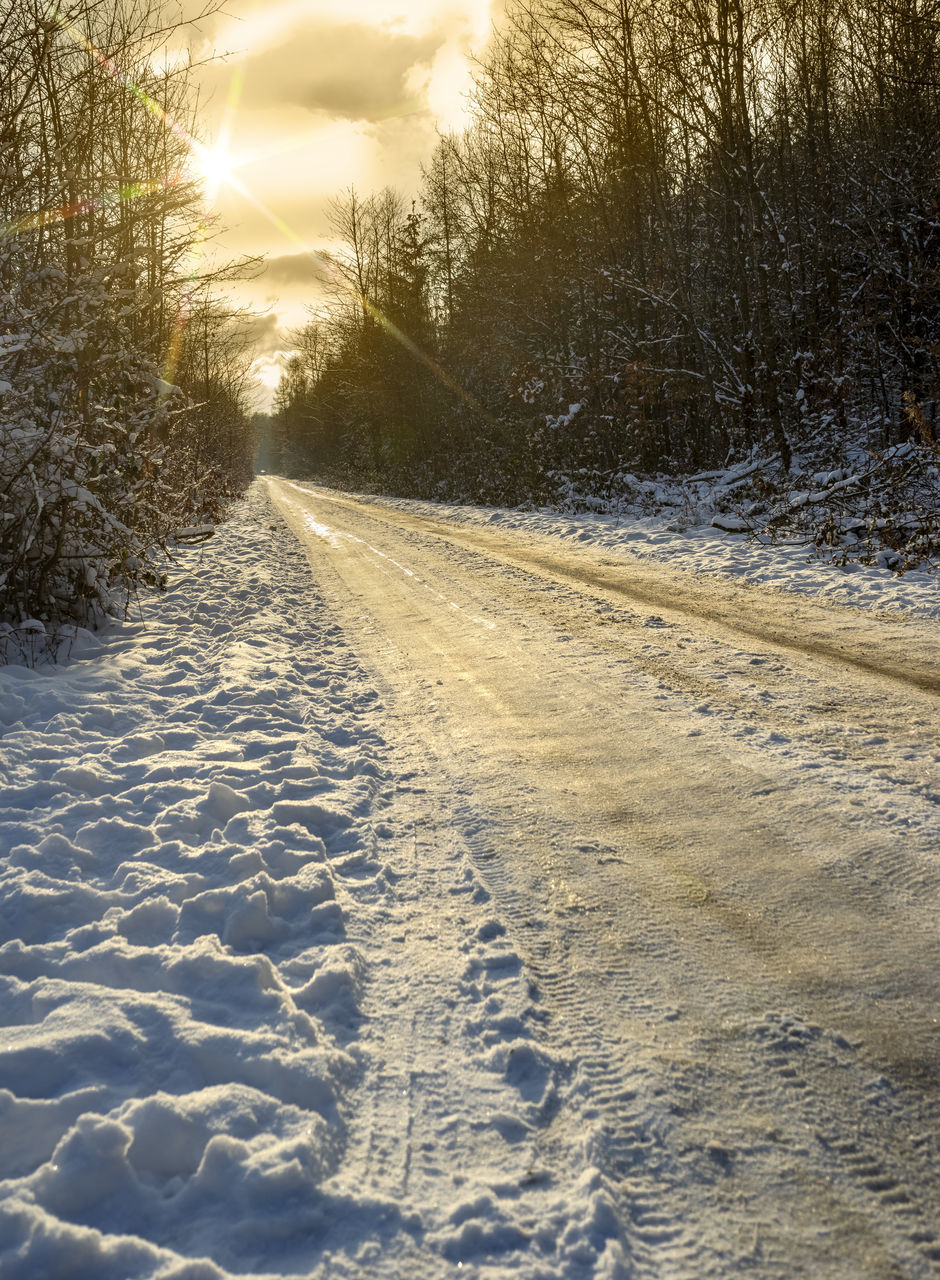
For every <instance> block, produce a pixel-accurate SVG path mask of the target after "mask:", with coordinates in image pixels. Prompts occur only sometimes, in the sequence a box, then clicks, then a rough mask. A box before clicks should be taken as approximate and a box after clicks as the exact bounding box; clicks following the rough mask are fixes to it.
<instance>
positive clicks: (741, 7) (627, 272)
mask: <svg viewBox="0 0 940 1280" xmlns="http://www.w3.org/2000/svg"><path fill="white" fill-rule="evenodd" d="M938 44H940V0H852V2H851V3H849V0H655V3H654V2H653V0H510V3H509V8H508V14H507V18H506V21H505V23H504V25H503V26H502V28H501V31H500V34H499V35H498V37H497V38H496V39H495V42H494V44H493V46H492V48H491V51H490V52H489V54H488V55H487V57H486V59H485V61H484V62H483V63H482V64H481V65H480V67H479V72H478V76H477V81H476V89H475V92H474V93H473V95H472V102H471V110H472V123H471V125H470V127H469V128H468V129H467V131H466V132H465V133H463V134H462V135H460V136H448V137H444V138H442V139H441V140H440V143H439V145H438V147H437V150H436V153H435V155H434V157H433V159H432V161H431V163H430V164H429V166H428V168H427V170H426V172H425V173H424V180H423V189H422V193H421V198H420V200H419V201H418V202H417V203H416V205H415V206H414V207H409V206H408V205H407V204H405V203H404V202H402V200H400V199H399V198H398V197H396V196H395V195H394V194H392V193H389V192H385V193H383V194H381V195H379V196H376V197H372V198H367V199H363V198H360V197H359V196H358V195H356V194H355V193H349V194H347V195H346V196H344V197H343V198H341V199H340V200H338V201H337V203H336V205H335V209H334V224H335V230H336V231H337V232H338V233H339V234H340V235H341V236H342V237H343V239H344V241H345V244H346V253H345V255H344V256H343V257H342V259H341V260H339V261H337V262H336V263H335V269H336V271H337V272H339V273H341V275H342V286H343V287H342V289H341V290H338V292H337V298H336V300H335V302H334V304H333V305H332V306H331V307H330V308H329V310H328V312H327V313H326V314H325V315H324V317H323V318H320V319H316V320H312V321H311V323H310V324H309V325H308V326H307V328H306V330H305V331H304V333H303V334H302V336H301V340H300V343H299V353H298V355H297V356H296V358H295V359H294V360H293V362H292V364H291V367H290V369H289V371H288V374H287V377H286V378H285V380H284V383H283V384H282V387H281V390H280V394H279V398H278V402H277V406H276V408H277V414H276V418H275V428H276V437H277V440H276V442H277V444H278V445H279V448H280V463H281V465H283V466H284V467H285V468H288V469H291V468H293V469H295V470H303V469H307V470H315V471H316V472H318V473H319V474H321V475H323V476H325V477H329V478H331V479H334V480H337V481H342V482H345V483H356V484H360V485H362V484H370V483H374V484H378V485H384V486H386V487H390V488H393V489H396V490H397V491H399V492H403V493H410V494H418V495H425V496H430V495H442V496H443V495H447V496H451V497H456V498H472V499H477V500H492V501H509V502H515V501H519V500H526V499H533V498H534V499H551V498H553V497H556V496H557V495H558V494H559V493H560V492H561V491H562V490H563V488H564V486H565V485H569V486H570V483H571V479H572V477H576V478H577V482H578V485H579V486H580V487H581V489H582V490H583V491H587V492H594V493H599V494H604V493H610V492H613V491H615V490H616V486H617V483H618V478H619V477H621V476H623V475H624V474H625V473H628V472H633V471H638V470H640V471H655V470H663V471H672V472H676V473H678V472H683V471H690V470H696V469H700V468H703V467H710V466H716V465H721V464H722V463H724V462H726V461H727V460H728V459H730V458H735V457H741V456H744V455H746V454H747V453H749V452H750V451H752V450H754V449H755V448H758V449H762V450H765V451H766V452H767V453H768V455H770V454H771V453H772V454H773V456H774V457H775V458H776V459H777V461H778V464H779V467H780V469H781V471H783V472H785V471H786V470H787V469H789V467H790V465H791V458H792V456H793V454H794V453H795V452H796V451H799V450H801V449H804V448H806V447H807V446H808V444H809V443H812V444H813V446H814V447H816V448H819V447H820V446H825V447H831V450H832V451H833V453H838V451H839V449H840V448H843V447H844V446H847V445H848V444H852V445H855V446H861V447H864V448H867V449H869V450H876V451H877V450H884V449H887V448H889V447H891V446H893V445H894V444H896V443H897V442H898V441H901V440H905V439H907V438H908V437H910V436H912V435H915V436H918V437H921V438H923V439H925V440H936V433H937V427H938V424H937V399H938V368H940V364H938V360H937V356H938V318H940V316H938V311H940V306H938V304H940V278H938V266H940V205H938V200H940V182H938V179H940V57H938V51H940V50H938ZM402 334H403V335H404V340H402V336H401V335H402ZM418 353H420V354H418Z"/></svg>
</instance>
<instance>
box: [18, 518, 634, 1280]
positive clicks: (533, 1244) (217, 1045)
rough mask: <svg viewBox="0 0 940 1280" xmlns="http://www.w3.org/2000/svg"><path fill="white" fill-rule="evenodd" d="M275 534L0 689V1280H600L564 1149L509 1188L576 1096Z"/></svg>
mask: <svg viewBox="0 0 940 1280" xmlns="http://www.w3.org/2000/svg"><path fill="white" fill-rule="evenodd" d="M272 519H273V517H272V516H271V513H270V509H269V508H268V507H267V506H266V505H265V503H264V502H263V500H262V499H261V498H260V497H259V496H258V495H257V494H255V495H254V497H253V499H252V501H251V502H250V503H249V504H247V505H246V506H245V507H243V508H242V509H241V511H240V512H239V513H238V515H237V516H236V517H235V518H233V519H232V520H231V521H229V522H228V523H227V524H226V525H225V526H224V527H223V528H222V529H221V530H220V531H219V533H218V535H217V537H216V538H215V539H214V540H213V542H212V543H210V544H209V545H208V547H206V548H204V549H190V550H187V551H185V552H183V553H182V555H181V557H180V560H179V562H178V564H177V566H176V569H175V571H174V574H173V580H172V586H171V590H170V593H169V594H168V595H167V596H166V597H165V598H161V599H157V600H152V601H147V602H145V603H144V605H143V607H142V613H141V616H140V618H139V619H138V620H137V621H135V622H132V623H129V624H127V625H125V626H124V627H120V628H116V629H114V630H113V631H112V632H110V633H108V634H107V635H105V637H104V638H102V639H96V638H95V637H92V636H90V635H87V634H85V635H84V636H82V637H81V639H80V641H79V643H78V644H77V646H76V649H75V652H74V653H73V656H72V660H71V662H70V663H69V664H68V665H66V666H64V667H62V668H59V669H48V668H47V669H41V670H29V669H26V668H22V667H8V668H3V669H0V735H2V736H0V764H2V767H3V774H2V775H0V776H2V777H3V789H2V792H0V885H2V887H0V990H2V1000H0V1008H2V1011H3V1012H2V1021H3V1027H4V1030H3V1055H2V1058H0V1130H2V1134H3V1141H2V1143H0V1273H2V1275H3V1276H4V1277H5V1278H6V1280H37V1277H43V1280H55V1278H56V1277H62V1278H65V1277H68V1280H79V1278H87V1280H128V1277H157V1276H159V1277H161V1278H162V1280H166V1278H167V1277H173V1278H174V1280H183V1278H184V1277H185V1278H186V1280H197V1278H198V1280H210V1278H218V1277H222V1276H228V1275H231V1274H238V1275H245V1274H252V1275H274V1274H276V1275H281V1276H283V1275H295V1274H296V1275H303V1276H313V1275H316V1276H324V1277H325V1276H331V1277H333V1276H345V1275H350V1276H363V1275H369V1276H375V1275H380V1274H381V1275H390V1276H391V1275H399V1276H401V1275H410V1276H415V1277H417V1276H419V1275H420V1276H432V1275H433V1276H436V1275H443V1274H449V1272H450V1269H451V1268H452V1267H453V1266H454V1265H456V1264H458V1263H459V1264H460V1265H461V1266H465V1267H466V1270H464V1271H462V1272H461V1274H465V1275H468V1274H479V1275H484V1274H486V1275H493V1274H497V1271H494V1270H491V1268H492V1267H496V1268H497V1269H498V1271H499V1273H502V1271H503V1270H505V1271H511V1272H512V1274H513V1275H520V1276H529V1275H532V1276H535V1275H544V1274H546V1273H547V1274H552V1275H570V1276H573V1277H574V1276H588V1275H590V1276H595V1275H619V1274H622V1271H621V1264H620V1263H619V1262H618V1258H619V1256H620V1254H619V1245H618V1244H617V1243H616V1242H615V1240H613V1239H611V1238H610V1237H611V1234H612V1233H613V1232H614V1228H613V1227H612V1226H611V1225H610V1215H609V1214H608V1213H607V1212H606V1209H605V1204H606V1201H605V1194H604V1190H603V1187H602V1185H600V1182H599V1179H598V1177H597V1176H596V1174H594V1173H593V1172H592V1168H591V1160H590V1140H589V1137H588V1136H585V1134H583V1133H581V1134H580V1135H579V1139H578V1140H579V1142H580V1143H581V1147H580V1155H579V1156H578V1158H576V1159H575V1158H573V1159H572V1162H571V1173H570V1182H569V1183H568V1184H567V1185H564V1184H557V1183H555V1184H552V1183H546V1182H545V1181H544V1180H542V1179H540V1177H539V1175H538V1174H537V1173H533V1164H534V1159H535V1157H534V1154H533V1148H532V1144H531V1142H530V1141H529V1138H530V1136H531V1135H537V1134H538V1132H539V1131H540V1130H541V1129H542V1128H543V1127H544V1125H545V1123H546V1122H547V1117H549V1116H550V1115H551V1114H552V1113H553V1111H554V1109H555V1108H556V1106H557V1095H558V1091H559V1090H560V1089H561V1088H562V1087H563V1083H564V1081H565V1079H566V1078H567V1079H568V1085H567V1086H565V1087H568V1088H569V1090H574V1091H576V1090H577V1088H578V1085H577V1079H576V1077H574V1076H570V1074H569V1076H568V1077H566V1072H567V1071H568V1067H567V1064H565V1063H564V1062H563V1061H560V1060H553V1059H551V1058H550V1057H549V1056H548V1055H547V1054H546V1053H545V1052H544V1051H543V1050H542V1049H540V1048H538V1047H537V1046H536V1044H535V1043H534V1041H533V1040H532V1038H531V1033H532V1028H533V1026H534V1025H535V1023H536V1020H537V1014H536V1011H535V1010H534V1008H533V1005H532V1002H531V1000H530V998H529V993H528V988H527V983H526V977H525V972H524V969H523V966H522V963H521V960H520V958H519V956H518V955H516V954H515V953H514V952H513V951H512V950H511V948H509V947H508V946H507V944H506V942H505V940H504V938H503V933H504V930H503V926H502V924H501V922H500V920H499V919H498V918H497V917H496V916H495V915H494V913H493V906H492V904H491V903H490V902H489V897H488V894H487V892H486V889H485V888H484V886H483V885H482V884H481V882H480V881H479V879H478V878H477V876H476V874H475V872H474V870H473V867H472V864H471V862H470V859H469V858H468V856H467V855H466V852H465V851H464V850H463V849H461V848H460V846H459V841H457V840H456V839H455V838H453V837H448V836H447V833H446V831H445V830H444V829H443V822H444V819H443V818H442V819H441V823H442V828H441V830H440V831H439V832H437V833H435V831H434V829H433V823H434V819H433V818H426V819H424V821H425V823H426V825H425V827H424V828H422V829H421V830H420V832H419V824H418V819H417V818H416V816H415V814H416V810H415V808H414V802H413V801H410V802H409V804H410V805H411V807H410V808H409V805H408V804H406V805H405V808H404V813H405V818H402V816H401V813H400V812H399V811H398V810H397V809H396V804H398V803H399V799H398V797H399V796H400V794H401V793H402V792H407V791H409V790H412V789H413V790H414V791H415V792H416V793H417V792H420V790H421V788H419V787H418V786H417V785H415V786H414V787H413V788H410V787H408V786H406V785H405V783H404V782H403V781H402V780H401V779H396V778H395V777H394V773H393V770H392V766H391V765H390V760H391V752H390V750H389V748H388V746H387V745H386V743H385V742H384V741H383V739H382V738H381V737H380V736H379V733H378V726H379V724H380V721H381V705H380V702H379V699H378V695H377V693H376V692H375V689H374V688H373V687H372V685H371V684H370V682H369V679H368V677H367V676H366V675H365V674H364V673H363V671H362V670H361V669H360V668H359V667H358V666H357V663H356V660H355V658H354V657H353V656H352V655H351V653H350V651H349V650H348V649H347V647H346V645H345V642H344V638H343V637H342V636H341V635H340V633H339V631H338V629H337V628H336V627H335V625H333V624H331V622H330V619H329V617H328V616H326V615H325V611H324V610H323V607H322V603H321V602H320V601H319V600H318V599H317V597H316V595H315V591H314V589H313V587H312V584H311V579H310V576H309V570H308V567H307V564H306V561H305V559H304V557H303V554H302V552H301V551H300V549H299V548H298V546H297V544H296V542H294V540H293V539H292V538H291V537H290V536H289V535H288V534H287V533H286V531H285V530H284V529H283V527H282V526H281V525H280V524H279V523H277V524H276V525H275V524H273V523H271V521H272ZM406 819H407V820H406ZM409 822H410V827H409ZM419 834H420V837H421V840H422V843H423V844H425V845H426V848H425V850H424V853H423V855H422V859H421V862H420V865H419V859H418V843H419ZM438 837H439V838H438ZM415 1116H419V1117H421V1125H422V1132H421V1133H419V1134H418V1133H416V1134H415V1135H414V1138H413V1139H412V1129H413V1127H414V1125H415V1123H416V1122H415V1120H414V1117H415ZM546 1268H547V1272H546V1270H545V1269H546Z"/></svg>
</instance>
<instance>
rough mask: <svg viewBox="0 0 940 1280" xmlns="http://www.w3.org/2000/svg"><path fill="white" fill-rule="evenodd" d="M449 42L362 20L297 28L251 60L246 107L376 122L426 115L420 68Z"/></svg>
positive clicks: (438, 34) (437, 35)
mask: <svg viewBox="0 0 940 1280" xmlns="http://www.w3.org/2000/svg"><path fill="white" fill-rule="evenodd" d="M445 38H446V37H445V35H444V33H443V32H441V31H437V32H433V33H431V34H428V35H425V36H412V35H403V34H400V33H393V32H389V31H387V30H382V29H380V28H377V27H369V26H364V25H359V24H356V23H345V24H341V25H340V24H326V23H322V22H321V23H317V24H316V25H310V26H307V27H306V28H300V29H294V30H293V31H292V32H291V33H290V39H289V40H285V41H284V42H283V43H281V44H279V45H277V46H276V47H274V48H270V49H266V50H264V51H260V52H258V53H257V54H255V55H254V56H252V57H251V58H250V59H249V60H248V62H247V64H246V66H247V77H246V83H245V95H244V98H243V106H245V107H246V108H249V109H250V108H252V107H259V106H264V107H274V106H278V105H286V104H289V105H297V106H302V107H304V108H306V109H307V110H308V111H314V112H323V113H324V114H326V115H329V116H332V117H334V118H336V117H340V118H345V119H349V120H370V121H374V120H381V119H384V118H385V117H387V116H389V115H397V114H407V113H409V112H418V111H421V110H424V109H426V108H425V106H424V103H423V100H422V93H421V87H422V85H421V76H420V75H416V74H415V69H416V68H421V67H425V66H428V65H430V63H431V62H432V61H433V59H434V56H435V54H436V53H437V50H438V49H439V48H440V46H441V45H442V44H443V43H444V40H445Z"/></svg>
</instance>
